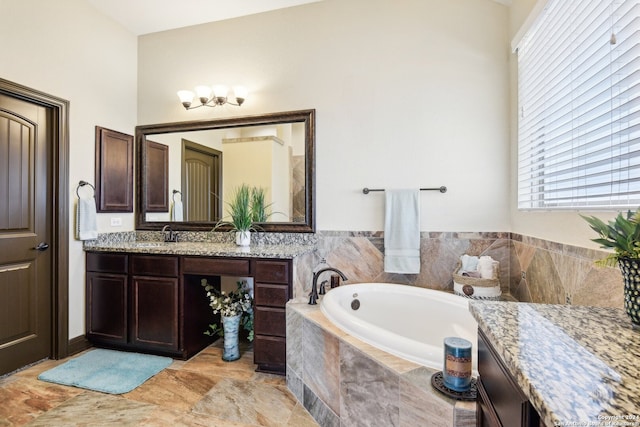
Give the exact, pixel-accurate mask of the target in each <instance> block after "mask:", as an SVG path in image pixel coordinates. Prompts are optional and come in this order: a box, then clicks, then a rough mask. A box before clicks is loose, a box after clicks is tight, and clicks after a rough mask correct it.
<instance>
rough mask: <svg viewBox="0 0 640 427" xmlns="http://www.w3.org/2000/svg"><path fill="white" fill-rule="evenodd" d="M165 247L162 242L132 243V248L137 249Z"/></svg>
mask: <svg viewBox="0 0 640 427" xmlns="http://www.w3.org/2000/svg"><path fill="white" fill-rule="evenodd" d="M163 245H164V243H162V242H132V243H131V246H134V247H136V248H158V247H160V246H163Z"/></svg>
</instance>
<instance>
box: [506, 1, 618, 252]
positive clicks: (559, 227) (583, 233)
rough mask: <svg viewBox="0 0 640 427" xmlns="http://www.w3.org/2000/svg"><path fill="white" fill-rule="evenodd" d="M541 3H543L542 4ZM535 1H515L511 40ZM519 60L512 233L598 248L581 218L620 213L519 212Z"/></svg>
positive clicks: (514, 92) (514, 73)
mask: <svg viewBox="0 0 640 427" xmlns="http://www.w3.org/2000/svg"><path fill="white" fill-rule="evenodd" d="M541 1H542V0H541ZM536 3H537V1H536V0H513V3H512V5H511V8H510V12H509V13H510V16H509V33H510V34H509V38H510V39H511V38H513V37H514V36H515V35H516V33H517V32H518V31H519V30H520V27H521V26H522V25H523V24H524V22H525V20H526V19H527V17H528V16H529V13H530V12H531V11H532V9H533V8H534V6H535V5H536ZM517 61H518V58H517V56H516V55H515V54H511V55H510V60H509V62H510V64H509V70H510V73H509V74H510V82H511V96H510V99H511V107H510V113H509V117H510V122H511V132H510V139H511V153H510V158H511V170H510V177H511V178H510V179H511V192H510V197H511V203H510V210H511V218H510V222H511V231H513V232H515V233H520V234H523V235H527V236H534V237H539V238H541V239H545V240H551V241H554V242H560V243H566V244H570V245H575V246H582V247H591V248H598V247H599V246H598V245H597V244H595V243H592V242H591V240H590V239H593V238H595V237H597V236H596V235H595V233H594V232H593V231H592V230H591V229H590V228H589V227H588V225H587V223H586V222H585V221H584V220H583V219H582V218H580V216H579V213H581V214H583V215H596V216H598V217H600V218H601V219H603V220H609V219H612V218H613V217H614V216H615V215H616V214H617V213H616V212H615V211H613V210H611V211H598V212H587V211H581V212H578V211H521V210H518V208H517V203H518V195H517V190H518V184H517V167H518V115H517V111H518V89H517V88H518V86H517V84H518V67H517Z"/></svg>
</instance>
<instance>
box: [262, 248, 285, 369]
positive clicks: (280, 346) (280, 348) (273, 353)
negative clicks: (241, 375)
mask: <svg viewBox="0 0 640 427" xmlns="http://www.w3.org/2000/svg"><path fill="white" fill-rule="evenodd" d="M253 277H254V304H255V307H254V342H253V355H254V362H255V363H256V364H257V365H258V368H257V370H258V371H261V372H271V373H277V374H284V373H285V371H286V362H287V361H286V354H287V346H286V341H287V339H286V336H287V333H286V329H287V328H286V325H287V317H286V312H285V304H286V303H287V301H288V300H289V297H290V295H291V293H292V287H291V286H292V266H291V260H275V259H269V260H265V259H259V260H254V261H253Z"/></svg>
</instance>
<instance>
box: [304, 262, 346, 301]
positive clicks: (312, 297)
mask: <svg viewBox="0 0 640 427" xmlns="http://www.w3.org/2000/svg"><path fill="white" fill-rule="evenodd" d="M325 271H335V272H336V273H338V274H339V275H340V277H342V280H349V279H347V276H345V275H344V273H343V272H342V271H340V270H338V269H337V268H333V267H327V268H323V269H321V270H318V271H316V272H315V273H314V274H313V283H312V284H311V293H310V294H309V304H311V305H316V304H317V303H318V278H319V277H320V274H322V273H324V272H325Z"/></svg>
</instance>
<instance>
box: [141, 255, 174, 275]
mask: <svg viewBox="0 0 640 427" xmlns="http://www.w3.org/2000/svg"><path fill="white" fill-rule="evenodd" d="M131 274H135V275H140V276H168V277H178V257H175V256H157V255H132V256H131Z"/></svg>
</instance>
